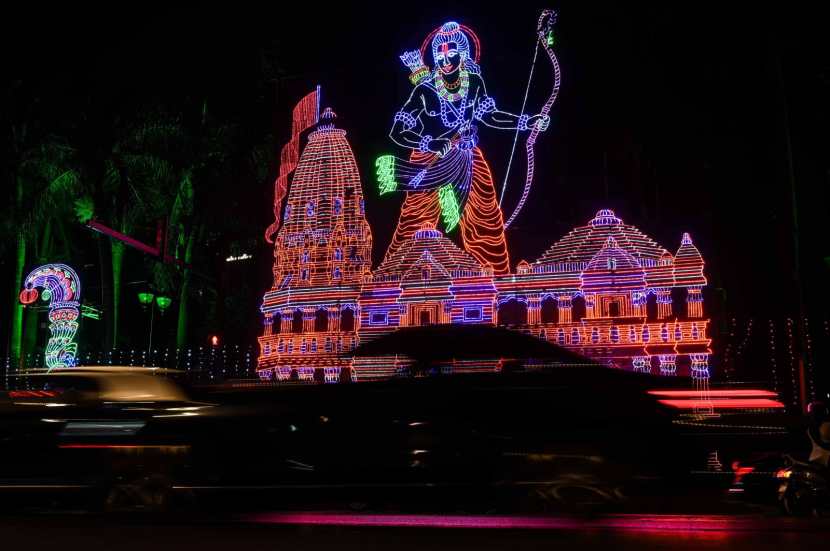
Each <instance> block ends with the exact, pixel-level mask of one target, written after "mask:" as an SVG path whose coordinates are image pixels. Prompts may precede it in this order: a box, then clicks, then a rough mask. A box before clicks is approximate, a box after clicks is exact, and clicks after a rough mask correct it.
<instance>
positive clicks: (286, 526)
mask: <svg viewBox="0 0 830 551" xmlns="http://www.w3.org/2000/svg"><path fill="white" fill-rule="evenodd" d="M0 533H2V534H3V536H2V541H3V545H2V547H3V549H10V550H12V549H26V550H27V551H28V550H38V549H48V550H50V551H54V550H55V549H67V548H68V549H90V550H94V551H108V550H113V551H129V550H133V549H135V550H139V549H140V550H147V549H153V550H158V549H176V550H182V549H198V550H200V551H208V550H213V549H216V550H219V549H221V550H223V551H229V550H230V551H240V550H242V549H257V550H261V549H286V550H291V551H297V550H301V549H396V550H410V549H411V550H415V549H417V550H419V551H421V550H424V549H429V550H440V549H453V550H465V549H470V550H476V551H481V550H489V549H510V550H515V549H577V548H579V549H603V550H604V551H607V550H608V549H615V550H617V549H623V550H625V549H637V550H638V551H642V550H643V549H673V550H674V549H695V550H706V549H747V550H752V551H759V550H765V549H794V550H798V551H805V550H809V549H826V548H827V540H828V536H830V520H826V519H818V520H816V519H792V518H784V517H769V516H713V515H708V516H707V515H703V516H692V515H614V516H606V517H597V518H575V517H559V516H548V517H519V516H463V515H453V516H442V515H391V514H390V515H386V514H356V513H350V512H306V513H303V512H272V513H257V514H253V515H246V516H231V515H228V516H222V517H192V516H191V517H181V516H154V517H148V516H144V517H142V516H129V517H112V516H101V515H92V514H89V513H76V514H72V513H66V514H60V515H57V514H43V515H32V514H29V515H20V516H15V515H12V516H5V517H4V518H2V519H0Z"/></svg>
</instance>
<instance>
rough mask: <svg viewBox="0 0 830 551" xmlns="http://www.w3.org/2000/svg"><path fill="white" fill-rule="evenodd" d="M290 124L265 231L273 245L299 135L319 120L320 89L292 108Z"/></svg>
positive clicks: (296, 160)
mask: <svg viewBox="0 0 830 551" xmlns="http://www.w3.org/2000/svg"><path fill="white" fill-rule="evenodd" d="M292 116H293V120H292V124H291V139H290V140H289V141H288V143H287V144H285V145H284V146H283V148H282V151H281V152H280V172H279V175H278V176H277V179H276V181H275V182H274V223H273V224H271V225H270V226H268V229H267V230H265V240H266V241H268V242H269V243H273V242H274V241H273V239H272V237H273V236H274V234H275V233H277V230H278V229H280V215H281V211H282V200H283V199H285V194H286V193H287V191H288V177H289V176H290V175H291V173H292V172H294V169H295V168H297V163H299V162H300V134H302V133H303V131H305V130H307V129H309V128H311V127H312V126H314V125H315V124H317V122H318V121H319V119H320V87H319V86H318V87H317V88H316V89H315V90H314V91H313V92H311V93H310V94H308V95H306V96H305V97H304V98H303V99H301V100H300V101H299V102H298V103H297V105H296V106H295V107H294V112H293V114H292Z"/></svg>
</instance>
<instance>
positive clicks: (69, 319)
mask: <svg viewBox="0 0 830 551" xmlns="http://www.w3.org/2000/svg"><path fill="white" fill-rule="evenodd" d="M23 285H24V287H23V290H22V291H21V292H20V302H22V303H23V304H31V303H33V302H34V301H36V300H37V298H38V290H37V289H38V287H41V288H43V292H42V295H41V297H42V298H43V300H48V301H49V332H50V333H51V337H50V338H49V342H48V343H47V344H46V367H47V368H48V369H50V370H52V369H54V368H56V367H73V366H74V365H75V358H76V356H77V352H78V345H77V343H75V342H74V339H75V333H77V332H78V314H79V310H78V308H79V303H80V298H81V282H80V280H79V279H78V274H76V273H75V270H73V269H72V268H70V267H69V266H66V265H65V264H46V265H44V266H40V267H39V268H35V269H34V270H32V272H31V273H30V274H29V275H28V276H26V280H25V281H24V284H23Z"/></svg>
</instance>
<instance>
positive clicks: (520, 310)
mask: <svg viewBox="0 0 830 551" xmlns="http://www.w3.org/2000/svg"><path fill="white" fill-rule="evenodd" d="M499 325H527V304H525V303H524V302H522V301H520V300H516V299H515V298H511V299H510V300H508V301H505V302H503V303H501V304H500V305H499Z"/></svg>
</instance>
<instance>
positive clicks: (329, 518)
mask: <svg viewBox="0 0 830 551" xmlns="http://www.w3.org/2000/svg"><path fill="white" fill-rule="evenodd" d="M245 520H247V521H249V522H255V523H263V524H286V525H314V526H362V527H394V528H476V529H485V528H489V529H523V530H615V531H622V532H648V533H652V534H667V535H668V534H674V535H677V534H678V533H699V532H706V533H720V534H725V533H729V532H745V531H757V530H758V529H759V526H758V524H757V522H755V519H741V518H740V517H738V518H736V517H728V516H717V515H702V516H694V515H613V516H608V517H600V518H590V519H589V518H585V519H580V518H573V517H552V516H551V517H542V516H538V517H537V516H491V515H433V514H409V515H408V514H360V513H348V512H343V513H340V512H272V513H259V514H255V515H251V516H248V517H246V518H245Z"/></svg>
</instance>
